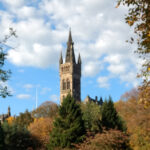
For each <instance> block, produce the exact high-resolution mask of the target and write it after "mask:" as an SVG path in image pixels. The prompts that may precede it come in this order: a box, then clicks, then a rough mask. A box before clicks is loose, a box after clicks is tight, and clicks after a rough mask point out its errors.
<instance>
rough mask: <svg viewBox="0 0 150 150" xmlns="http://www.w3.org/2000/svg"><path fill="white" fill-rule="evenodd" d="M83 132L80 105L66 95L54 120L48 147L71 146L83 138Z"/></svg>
mask: <svg viewBox="0 0 150 150" xmlns="http://www.w3.org/2000/svg"><path fill="white" fill-rule="evenodd" d="M84 134H85V128H84V122H83V120H82V113H81V109H80V106H79V105H78V104H77V103H76V101H75V100H74V99H73V98H72V97H71V96H70V95H68V96H67V97H66V98H65V99H64V100H63V103H62V104H61V106H60V108H59V112H58V117H57V118H56V120H55V121H54V128H53V130H52V132H51V133H50V142H49V144H48V149H49V150H50V149H54V147H62V148H63V147H72V146H73V143H79V142H81V141H82V140H83V137H84Z"/></svg>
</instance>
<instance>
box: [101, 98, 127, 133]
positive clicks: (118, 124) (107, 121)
mask: <svg viewBox="0 0 150 150" xmlns="http://www.w3.org/2000/svg"><path fill="white" fill-rule="evenodd" d="M102 125H103V126H104V127H106V128H107V129H110V128H112V129H119V130H122V131H126V125H125V122H124V121H123V120H122V119H121V117H120V116H119V115H118V113H117V111H116V109H115V107H114V103H113V101H112V98H111V97H109V99H108V100H105V101H104V103H103V105H102Z"/></svg>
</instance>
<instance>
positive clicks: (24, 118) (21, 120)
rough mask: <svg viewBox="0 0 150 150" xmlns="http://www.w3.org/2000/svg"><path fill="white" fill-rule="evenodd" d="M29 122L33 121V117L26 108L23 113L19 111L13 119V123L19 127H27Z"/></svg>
mask: <svg viewBox="0 0 150 150" xmlns="http://www.w3.org/2000/svg"><path fill="white" fill-rule="evenodd" d="M31 122H33V117H32V116H31V113H30V112H29V111H28V110H26V111H25V112H24V113H20V114H19V116H17V117H16V119H15V123H16V124H17V125H18V126H21V127H28V125H29V124H30V123H31Z"/></svg>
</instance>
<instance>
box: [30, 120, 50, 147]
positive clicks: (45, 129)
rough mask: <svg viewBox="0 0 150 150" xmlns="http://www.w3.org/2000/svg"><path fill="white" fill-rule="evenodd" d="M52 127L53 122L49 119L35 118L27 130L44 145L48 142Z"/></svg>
mask: <svg viewBox="0 0 150 150" xmlns="http://www.w3.org/2000/svg"><path fill="white" fill-rule="evenodd" d="M52 127H53V120H52V119H51V118H35V119H34V122H33V123H31V124H30V125H29V127H28V130H29V131H30V133H31V134H32V135H33V136H34V137H36V138H37V139H39V140H40V141H41V142H42V143H43V144H44V145H45V144H47V143H48V141H49V133H50V132H51V130H52Z"/></svg>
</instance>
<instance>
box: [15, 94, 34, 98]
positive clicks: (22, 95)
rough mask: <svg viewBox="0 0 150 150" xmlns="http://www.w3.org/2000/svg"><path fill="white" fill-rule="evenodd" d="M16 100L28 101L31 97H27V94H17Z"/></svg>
mask: <svg viewBox="0 0 150 150" xmlns="http://www.w3.org/2000/svg"><path fill="white" fill-rule="evenodd" d="M17 98H18V99H29V98H31V95H29V94H18V95H17Z"/></svg>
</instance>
